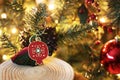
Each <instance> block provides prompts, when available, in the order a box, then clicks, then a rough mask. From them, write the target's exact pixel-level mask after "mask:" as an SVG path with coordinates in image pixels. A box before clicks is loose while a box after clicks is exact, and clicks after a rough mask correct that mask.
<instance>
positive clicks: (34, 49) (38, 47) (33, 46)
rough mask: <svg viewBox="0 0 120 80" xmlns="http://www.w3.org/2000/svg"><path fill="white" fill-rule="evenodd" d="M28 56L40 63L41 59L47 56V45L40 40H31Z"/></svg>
mask: <svg viewBox="0 0 120 80" xmlns="http://www.w3.org/2000/svg"><path fill="white" fill-rule="evenodd" d="M28 52H29V57H30V58H31V59H32V60H34V61H36V63H37V64H41V63H42V60H43V59H44V58H46V57H47V56H48V53H49V51H48V46H47V45H46V44H45V43H44V42H41V41H33V42H32V43H30V45H29V47H28Z"/></svg>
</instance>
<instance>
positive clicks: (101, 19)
mask: <svg viewBox="0 0 120 80" xmlns="http://www.w3.org/2000/svg"><path fill="white" fill-rule="evenodd" d="M99 21H100V22H101V23H106V22H107V18H106V17H101V18H100V19H99Z"/></svg>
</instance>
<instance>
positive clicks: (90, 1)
mask: <svg viewBox="0 0 120 80" xmlns="http://www.w3.org/2000/svg"><path fill="white" fill-rule="evenodd" d="M85 2H86V3H87V4H91V3H94V0H85Z"/></svg>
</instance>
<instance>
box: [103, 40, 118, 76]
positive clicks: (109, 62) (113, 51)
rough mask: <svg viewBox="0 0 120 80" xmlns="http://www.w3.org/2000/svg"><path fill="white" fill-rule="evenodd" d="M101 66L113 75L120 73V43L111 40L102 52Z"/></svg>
mask: <svg viewBox="0 0 120 80" xmlns="http://www.w3.org/2000/svg"><path fill="white" fill-rule="evenodd" d="M101 64H103V66H104V67H105V69H106V70H107V71H108V72H110V73H112V74H119V73H120V42H119V41H117V40H116V39H113V40H110V41H108V42H107V43H105V45H104V46H103V48H102V50H101Z"/></svg>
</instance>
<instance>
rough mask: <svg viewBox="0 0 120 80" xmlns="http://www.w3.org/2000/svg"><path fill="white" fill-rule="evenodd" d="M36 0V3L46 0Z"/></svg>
mask: <svg viewBox="0 0 120 80" xmlns="http://www.w3.org/2000/svg"><path fill="white" fill-rule="evenodd" d="M35 1H36V4H40V3H43V2H44V0H35Z"/></svg>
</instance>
